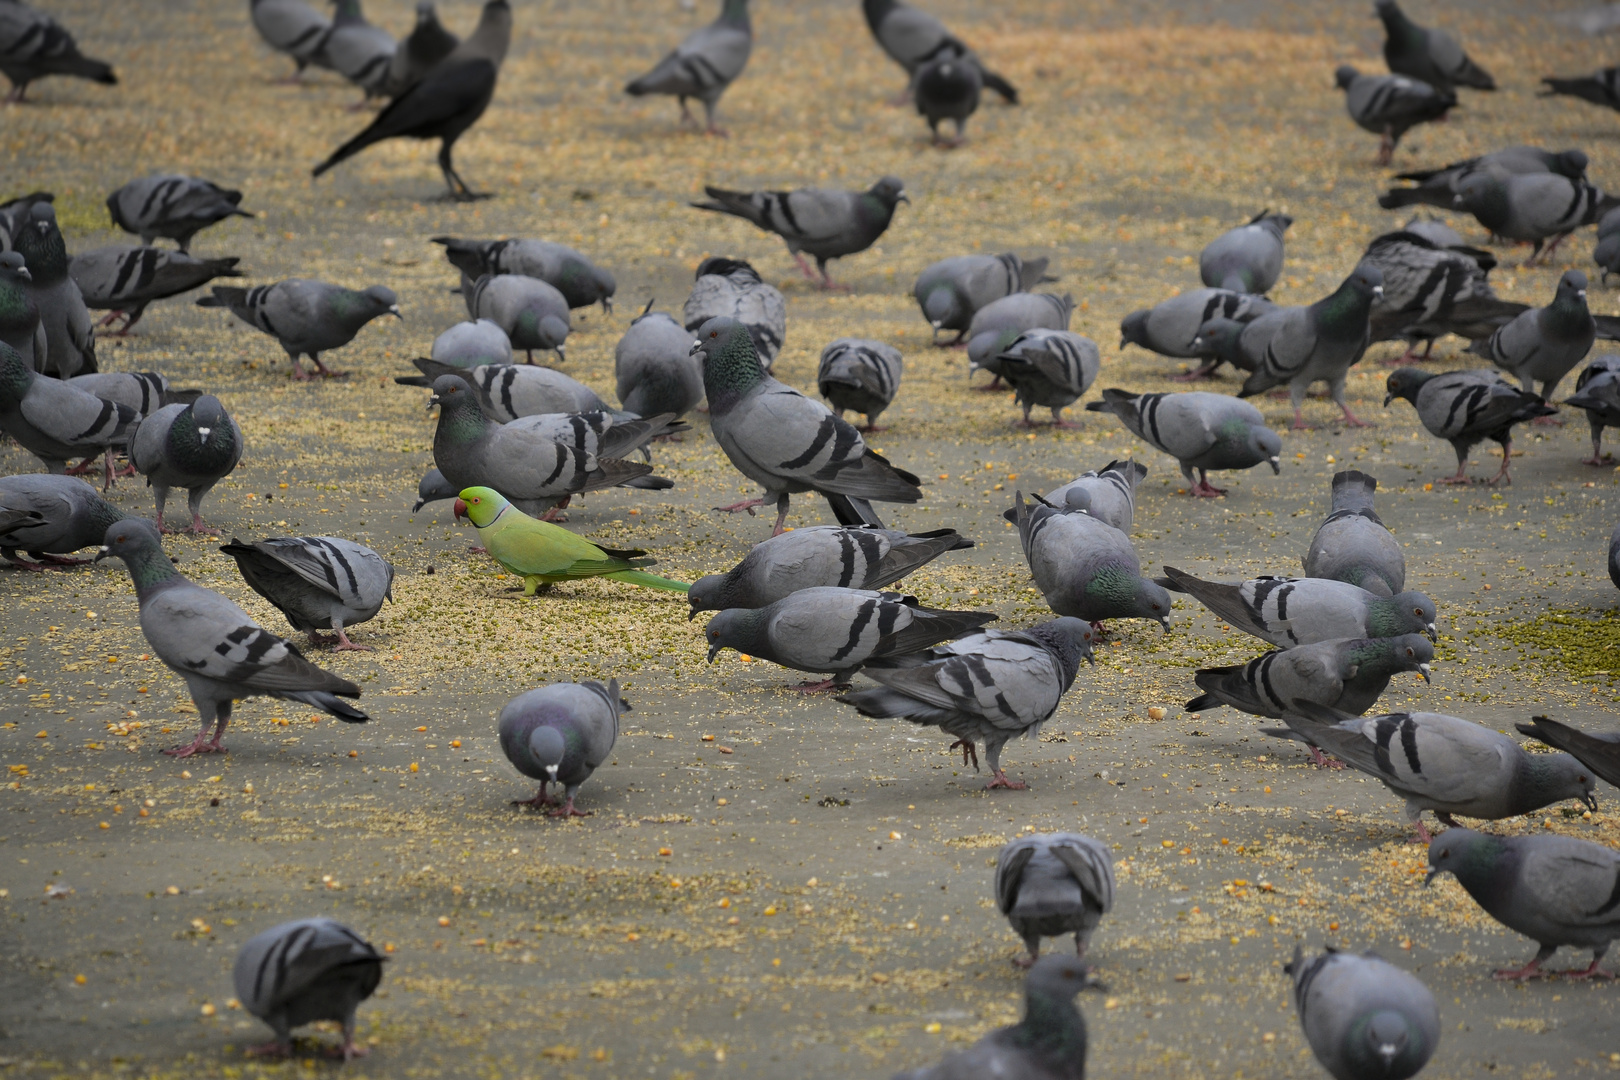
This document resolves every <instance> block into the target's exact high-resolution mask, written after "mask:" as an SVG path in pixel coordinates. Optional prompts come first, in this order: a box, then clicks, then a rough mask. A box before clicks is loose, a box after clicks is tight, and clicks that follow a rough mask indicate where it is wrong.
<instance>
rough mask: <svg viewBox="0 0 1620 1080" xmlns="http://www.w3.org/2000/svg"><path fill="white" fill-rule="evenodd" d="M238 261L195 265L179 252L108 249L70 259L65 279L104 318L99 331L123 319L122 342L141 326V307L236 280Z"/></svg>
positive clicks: (200, 261) (208, 261)
mask: <svg viewBox="0 0 1620 1080" xmlns="http://www.w3.org/2000/svg"><path fill="white" fill-rule="evenodd" d="M240 261H241V260H240V259H236V258H225V259H198V258H196V257H194V256H191V255H188V254H186V253H185V252H183V251H168V250H165V249H163V248H155V247H126V246H124V245H121V244H120V245H113V246H109V247H101V248H96V249H94V250H93V251H86V252H84V253H83V254H82V255H75V256H73V261H72V262H70V263H69V264H68V276H69V277H71V278H72V279H73V283H74V284H75V285H77V286H78V287H79V292H80V293H81V294H82V295H83V296H84V303H85V306H86V307H88V308H91V309H93V310H96V311H106V312H108V313H109V314H108V315H107V317H106V318H104V319H102V320H101V322H100V323H98V324H97V325H99V326H108V325H110V324H111V323H112V322H113V320H114V319H117V318H120V317H122V318H123V320H124V325H123V326H121V327H119V328H118V329H117V330H116V331H114V332H113V333H114V336H117V337H123V336H124V335H126V334H128V333H129V330H130V327H132V326H134V325H135V324H136V323H137V322H139V321H140V319H141V316H142V315H143V314H144V313H145V312H146V305H148V304H150V303H153V302H154V301H157V300H167V299H168V298H169V297H171V296H179V295H180V294H181V293H185V292H190V291H191V290H192V289H197V288H201V287H202V286H204V285H206V284H208V283H209V282H210V281H213V280H214V279H215V278H222V277H233V278H234V277H241V276H242V274H241V272H240V271H238V270H237V269H236V264H237V263H238V262H240Z"/></svg>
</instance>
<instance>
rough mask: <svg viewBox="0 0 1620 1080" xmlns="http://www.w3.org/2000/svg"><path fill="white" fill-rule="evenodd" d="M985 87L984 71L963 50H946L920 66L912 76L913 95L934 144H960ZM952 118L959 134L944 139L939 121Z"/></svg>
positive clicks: (948, 145)
mask: <svg viewBox="0 0 1620 1080" xmlns="http://www.w3.org/2000/svg"><path fill="white" fill-rule="evenodd" d="M983 89H984V73H983V72H982V71H981V70H980V68H979V65H978V62H977V61H975V60H974V59H973V58H972V56H971V55H969V54H967V53H966V51H965V50H963V49H946V50H944V51H942V52H941V53H940V54H939V55H938V56H935V57H934V58H933V59H932V60H929V61H928V62H927V63H925V64H923V65H922V66H921V67H919V68H918V69H917V73H916V74H915V75H913V76H912V77H911V98H912V100H913V101H915V102H916V104H917V112H918V113H919V114H921V116H922V118H923V119H924V120H926V121H928V131H929V133H930V135H931V137H932V142H933V144H934V145H935V146H945V147H956V146H961V145H962V143H963V142H964V141H966V140H965V138H964V136H963V134H962V132H963V130H964V129H965V128H966V126H967V121H968V117H970V116H972V115H973V114H974V113H976V112H978V111H979V95H980V93H981V92H982V91H983ZM942 120H949V121H950V122H951V123H952V124H954V125H955V126H956V136H955V138H951V139H943V138H941V137H940V134H939V124H940V121H942Z"/></svg>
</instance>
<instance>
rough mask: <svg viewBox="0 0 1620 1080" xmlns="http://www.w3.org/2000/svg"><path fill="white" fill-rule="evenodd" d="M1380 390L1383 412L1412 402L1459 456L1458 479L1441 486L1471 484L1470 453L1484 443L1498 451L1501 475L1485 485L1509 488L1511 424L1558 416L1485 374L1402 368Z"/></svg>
mask: <svg viewBox="0 0 1620 1080" xmlns="http://www.w3.org/2000/svg"><path fill="white" fill-rule="evenodd" d="M1384 385H1385V389H1386V391H1387V392H1386V393H1385V394H1384V407H1385V408H1388V407H1389V403H1390V402H1392V401H1394V400H1395V399H1396V398H1398V397H1399V398H1405V399H1406V400H1407V401H1410V402H1411V403H1412V404H1413V405H1414V406H1415V407H1416V408H1417V414H1418V419H1419V420H1420V421H1422V423H1423V426H1424V427H1425V428H1427V429H1428V432H1429V434H1430V435H1433V436H1435V437H1436V438H1440V439H1444V440H1446V441H1447V442H1449V443H1450V444H1451V447H1452V449H1453V450H1455V451H1456V452H1457V474H1456V475H1455V476H1447V477H1442V478H1441V479H1440V481H1439V482H1440V483H1442V484H1466V483H1468V482H1469V480H1468V477H1467V475H1466V474H1465V473H1464V471H1463V470H1464V468H1465V467H1466V466H1467V465H1468V451H1469V450H1471V449H1472V448H1473V447H1474V446H1475V445H1476V444H1477V443H1479V442H1481V441H1483V440H1485V439H1491V440H1492V441H1494V442H1496V443H1498V444H1500V445H1501V447H1502V468H1501V471H1500V472H1498V473H1497V474H1496V476H1494V477H1493V478H1492V479H1490V480H1489V481H1487V482H1488V483H1491V484H1496V483H1508V484H1511V483H1512V482H1513V478H1512V476H1510V475H1509V473H1508V468H1509V465H1510V464H1511V463H1512V451H1513V425H1514V424H1518V423H1523V422H1524V421H1526V420H1533V419H1535V418H1536V417H1538V416H1552V415H1554V414H1556V413H1557V411H1558V410H1557V409H1555V408H1553V407H1552V406H1551V405H1548V404H1547V403H1546V402H1545V401H1543V400H1542V399H1541V398H1539V397H1537V396H1536V395H1535V394H1531V393H1527V392H1525V391H1522V390H1520V389H1518V388H1517V387H1515V386H1514V385H1513V384H1512V383H1510V382H1508V381H1507V380H1506V379H1504V378H1502V376H1500V375H1498V374H1497V373H1496V372H1494V371H1491V370H1489V369H1486V370H1483V371H1448V372H1446V373H1444V374H1442V375H1436V374H1435V373H1434V372H1432V371H1419V370H1418V369H1417V368H1415V367H1403V368H1397V369H1396V370H1394V371H1392V372H1390V373H1389V378H1388V379H1387V380H1386V381H1385V384H1384Z"/></svg>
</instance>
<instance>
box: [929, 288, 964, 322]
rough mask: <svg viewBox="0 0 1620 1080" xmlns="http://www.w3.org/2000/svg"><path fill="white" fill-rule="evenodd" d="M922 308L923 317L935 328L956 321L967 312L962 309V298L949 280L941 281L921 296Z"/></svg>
mask: <svg viewBox="0 0 1620 1080" xmlns="http://www.w3.org/2000/svg"><path fill="white" fill-rule="evenodd" d="M922 309H923V318H925V319H927V320H928V323H929V325H930V326H932V327H933V328H934V329H935V330H939V329H942V328H943V327H945V326H946V325H947V324H949V323H953V322H958V321H960V320H961V318H962V316H964V315H966V314H967V312H966V311H964V310H963V304H962V298H961V297H960V296H958V295H957V293H956V286H955V285H953V284H952V283H951V282H949V281H941V282H940V283H938V284H937V285H935V286H934V287H933V288H932V289H930V290H929V292H928V295H927V296H925V297H924V298H923V302H922Z"/></svg>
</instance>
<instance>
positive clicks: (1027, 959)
mask: <svg viewBox="0 0 1620 1080" xmlns="http://www.w3.org/2000/svg"><path fill="white" fill-rule="evenodd" d="M1024 948H1026V949H1028V950H1029V955H1028V956H1015V957H1013V964H1014V965H1016V966H1017V967H1021V968H1027V967H1032V966H1034V964H1035V961H1037V960H1039V959H1040V958H1041V935H1039V934H1026V935H1024Z"/></svg>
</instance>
